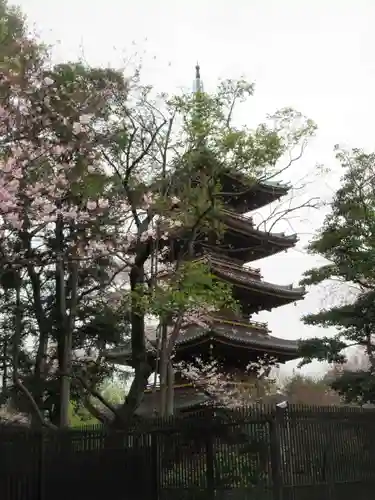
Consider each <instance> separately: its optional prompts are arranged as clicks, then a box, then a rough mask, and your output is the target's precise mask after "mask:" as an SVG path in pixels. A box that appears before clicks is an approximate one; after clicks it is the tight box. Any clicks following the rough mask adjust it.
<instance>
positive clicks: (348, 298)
mask: <svg viewBox="0 0 375 500" xmlns="http://www.w3.org/2000/svg"><path fill="white" fill-rule="evenodd" d="M337 157H338V159H339V161H340V162H341V165H342V168H343V170H344V175H343V178H342V181H341V187H340V188H339V189H338V191H337V193H336V194H335V196H334V198H333V201H332V209H331V213H330V214H329V215H328V216H327V217H326V220H325V222H324V225H323V227H322V229H321V230H320V232H319V234H318V235H317V237H316V238H315V239H314V240H313V241H312V242H311V244H310V245H309V251H310V252H311V253H313V254H318V255H321V256H323V257H324V258H325V259H327V261H328V263H327V264H326V265H324V266H322V267H320V268H314V269H311V270H309V271H307V272H306V273H305V276H304V279H303V283H304V284H306V285H317V284H320V283H323V282H326V281H328V280H334V281H335V282H339V283H340V284H341V286H342V287H343V288H342V289H341V290H343V291H344V301H343V302H341V303H336V304H334V305H332V306H331V307H327V308H325V309H323V310H322V311H320V312H318V313H316V314H309V315H307V316H305V317H304V318H303V321H304V322H305V323H306V324H308V325H318V326H322V327H323V328H327V327H335V328H336V329H337V334H336V335H334V336H333V337H322V338H312V339H308V340H305V341H303V342H301V347H300V352H301V356H302V358H303V360H302V363H303V364H304V363H308V362H310V361H311V360H313V359H318V360H320V361H328V362H330V363H341V364H343V363H345V362H346V355H345V348H347V347H349V346H361V347H362V348H363V349H364V351H365V354H366V357H367V361H368V369H360V370H356V371H351V370H348V369H346V370H343V372H342V375H341V376H339V377H338V378H337V379H335V380H334V381H333V382H332V386H333V387H334V388H335V389H337V390H338V391H339V392H340V393H341V394H342V395H343V396H345V397H346V399H347V401H349V402H360V403H364V402H367V401H375V385H374V383H375V378H374V375H373V374H374V370H375V358H374V351H375V345H374V338H373V334H374V327H375V305H374V304H375V302H374V300H375V251H374V249H375V239H374V235H375V184H374V179H375V155H374V153H366V152H365V151H363V150H359V149H354V150H352V151H338V152H337Z"/></svg>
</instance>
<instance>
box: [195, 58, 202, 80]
mask: <svg viewBox="0 0 375 500" xmlns="http://www.w3.org/2000/svg"><path fill="white" fill-rule="evenodd" d="M195 79H196V80H200V79H201V67H200V66H199V63H198V62H197V65H196V66H195Z"/></svg>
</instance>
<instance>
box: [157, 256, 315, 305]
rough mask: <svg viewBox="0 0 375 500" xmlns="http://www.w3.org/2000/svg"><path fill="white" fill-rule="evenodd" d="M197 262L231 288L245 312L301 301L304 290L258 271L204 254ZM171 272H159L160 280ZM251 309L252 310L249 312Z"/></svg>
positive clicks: (219, 257)
mask: <svg viewBox="0 0 375 500" xmlns="http://www.w3.org/2000/svg"><path fill="white" fill-rule="evenodd" d="M196 262H204V263H206V264H207V265H208V266H209V268H210V270H211V272H212V274H213V275H215V276H216V277H217V278H219V279H220V280H222V281H225V282H227V283H229V284H231V285H232V286H233V292H234V296H235V298H236V299H237V300H239V301H240V302H241V304H242V307H243V308H245V309H246V312H249V313H254V312H258V311H260V310H267V309H268V310H270V309H272V308H275V307H280V306H283V305H286V304H289V303H290V302H295V301H297V300H301V299H303V298H304V296H305V293H306V290H305V288H304V287H294V286H293V285H291V284H290V285H278V284H275V283H269V282H267V281H263V280H262V279H261V275H260V270H259V269H254V268H251V267H245V266H241V265H240V264H238V263H236V262H235V261H233V260H229V259H224V258H222V257H221V256H218V255H217V254H213V253H207V254H206V255H204V256H203V257H201V258H200V259H197V260H196ZM169 273H170V271H167V272H162V273H160V274H159V278H161V279H162V278H163V277H167V276H168V275H169ZM251 306H254V310H250V309H251Z"/></svg>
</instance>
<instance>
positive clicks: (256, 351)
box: [105, 316, 298, 370]
mask: <svg viewBox="0 0 375 500" xmlns="http://www.w3.org/2000/svg"><path fill="white" fill-rule="evenodd" d="M156 331H157V329H156V327H148V328H146V346H147V351H148V353H149V358H150V361H152V360H153V359H155V357H156V354H157V348H156V346H157V344H158V342H157V338H156ZM297 348H298V343H297V341H294V340H286V339H280V338H277V337H273V336H272V335H270V334H269V330H268V328H267V325H266V324H265V323H258V322H251V321H246V320H245V319H243V321H233V320H228V319H227V318H224V317H219V316H214V317H213V318H211V320H210V323H209V327H207V328H203V327H202V326H198V325H194V324H191V325H189V326H188V327H187V328H185V329H184V330H181V332H180V334H179V336H178V338H177V340H176V344H175V355H174V359H175V361H176V362H178V361H189V360H192V361H193V360H194V358H196V357H199V358H201V359H204V358H207V359H212V358H214V359H215V360H217V361H218V362H219V363H220V364H221V365H222V366H223V367H227V368H229V369H233V368H234V367H235V368H239V369H243V370H244V369H245V368H246V367H247V366H248V364H249V363H250V362H252V361H256V360H257V359H258V358H259V357H263V356H265V355H268V356H271V357H273V358H275V359H276V360H278V361H279V362H282V363H283V362H285V361H288V360H291V359H295V358H296V357H297ZM105 357H106V359H107V360H108V361H111V362H113V363H117V364H123V365H129V366H131V365H132V350H131V343H130V340H129V341H127V342H125V343H124V344H123V345H122V346H120V347H117V348H115V349H111V350H109V351H107V353H106V354H105Z"/></svg>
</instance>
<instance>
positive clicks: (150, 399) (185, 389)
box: [136, 383, 212, 418]
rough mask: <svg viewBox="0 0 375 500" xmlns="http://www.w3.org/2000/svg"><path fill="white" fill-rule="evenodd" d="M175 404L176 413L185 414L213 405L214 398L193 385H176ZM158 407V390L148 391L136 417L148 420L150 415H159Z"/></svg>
mask: <svg viewBox="0 0 375 500" xmlns="http://www.w3.org/2000/svg"><path fill="white" fill-rule="evenodd" d="M173 404H174V410H175V412H176V413H183V412H188V411H192V410H194V409H196V410H198V409H200V408H201V407H202V406H207V405H210V404H212V398H211V397H210V396H209V395H208V394H207V393H206V392H204V391H203V390H201V389H199V388H198V387H195V386H194V385H193V384H191V383H186V384H176V385H175V386H174V396H173ZM158 405H159V399H158V390H156V391H154V390H153V389H151V388H150V389H147V390H146V391H145V393H144V396H143V400H142V403H141V404H140V405H139V407H138V408H137V410H136V415H138V416H139V417H146V418H147V417H149V416H150V415H153V414H157V413H158Z"/></svg>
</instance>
